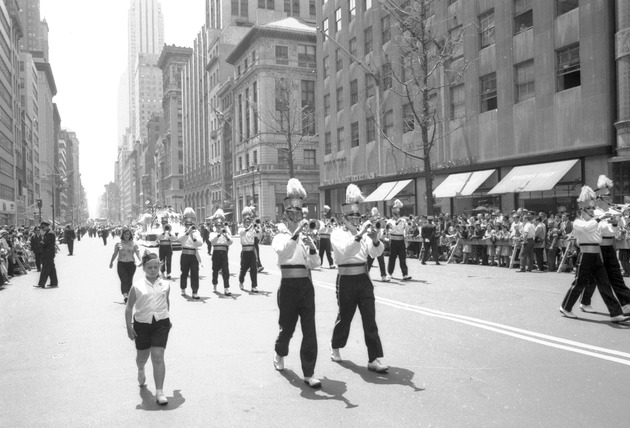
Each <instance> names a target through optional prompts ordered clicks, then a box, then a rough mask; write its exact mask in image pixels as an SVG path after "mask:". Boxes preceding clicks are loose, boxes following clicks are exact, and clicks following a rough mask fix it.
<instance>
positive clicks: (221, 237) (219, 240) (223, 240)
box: [209, 227, 232, 247]
mask: <svg viewBox="0 0 630 428" xmlns="http://www.w3.org/2000/svg"><path fill="white" fill-rule="evenodd" d="M221 230H223V228H221ZM209 239H210V243H211V244H212V245H224V246H226V247H227V246H228V245H232V233H231V232H230V229H228V228H227V227H226V228H225V233H224V234H223V233H218V232H210V238H209Z"/></svg>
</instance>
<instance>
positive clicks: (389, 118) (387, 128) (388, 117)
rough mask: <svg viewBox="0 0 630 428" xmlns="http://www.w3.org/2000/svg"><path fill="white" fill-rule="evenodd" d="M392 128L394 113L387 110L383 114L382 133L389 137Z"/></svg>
mask: <svg viewBox="0 0 630 428" xmlns="http://www.w3.org/2000/svg"><path fill="white" fill-rule="evenodd" d="M393 128H394V112H393V111H392V110H388V111H387V112H386V113H385V124H384V125H383V133H384V134H385V135H386V136H388V137H391V136H392V135H391V134H392V129H393Z"/></svg>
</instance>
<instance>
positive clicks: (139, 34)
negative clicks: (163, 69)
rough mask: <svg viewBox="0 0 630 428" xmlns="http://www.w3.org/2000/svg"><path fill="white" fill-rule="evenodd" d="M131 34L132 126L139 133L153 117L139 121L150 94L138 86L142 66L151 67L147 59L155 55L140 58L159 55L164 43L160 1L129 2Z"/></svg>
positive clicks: (130, 88) (130, 100) (130, 111)
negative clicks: (144, 55)
mask: <svg viewBox="0 0 630 428" xmlns="http://www.w3.org/2000/svg"><path fill="white" fill-rule="evenodd" d="M127 37H128V42H127V50H128V59H127V72H128V73H129V74H128V77H129V126H130V128H131V131H132V132H134V133H136V132H140V131H141V130H142V129H143V128H145V126H146V120H148V118H149V117H150V113H149V114H148V115H147V116H146V117H145V119H146V120H145V122H144V123H138V121H139V120H140V119H141V117H140V116H141V110H142V109H143V108H144V106H143V99H146V98H147V96H146V95H147V94H145V93H144V91H145V90H146V88H145V87H143V88H138V87H137V85H138V84H139V83H141V81H142V76H141V75H139V71H138V68H140V67H142V68H144V67H147V66H148V64H147V62H146V61H145V59H148V58H151V57H150V56H149V57H146V58H144V59H143V60H139V56H140V55H143V54H153V55H155V58H157V57H159V55H160V52H161V51H162V47H163V46H164V21H163V17H162V6H161V5H160V2H159V1H158V0H130V1H129V18H128V36H127ZM153 66H155V64H153ZM160 98H161V97H160ZM139 112H140V113H139ZM134 138H136V139H137V138H139V137H138V135H137V134H134Z"/></svg>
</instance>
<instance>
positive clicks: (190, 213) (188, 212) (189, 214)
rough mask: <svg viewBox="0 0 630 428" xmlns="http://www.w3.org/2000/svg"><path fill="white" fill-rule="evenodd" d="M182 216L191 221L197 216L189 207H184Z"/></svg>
mask: <svg viewBox="0 0 630 428" xmlns="http://www.w3.org/2000/svg"><path fill="white" fill-rule="evenodd" d="M182 217H184V221H188V222H193V221H195V219H196V218H197V213H196V212H195V210H193V209H192V208H191V207H186V208H185V209H184V214H183V216H182Z"/></svg>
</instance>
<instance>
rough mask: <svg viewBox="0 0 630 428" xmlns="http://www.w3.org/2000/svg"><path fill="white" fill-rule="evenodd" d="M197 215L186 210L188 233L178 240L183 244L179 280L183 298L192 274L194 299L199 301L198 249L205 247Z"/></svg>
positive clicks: (189, 209)
mask: <svg viewBox="0 0 630 428" xmlns="http://www.w3.org/2000/svg"><path fill="white" fill-rule="evenodd" d="M196 216H197V214H196V213H195V210H193V209H192V208H191V207H187V208H186V209H185V210H184V215H183V217H184V226H185V227H186V232H185V233H184V234H183V235H182V236H179V237H178V238H177V239H178V240H179V242H181V243H182V255H181V258H180V262H179V264H180V267H181V271H182V275H181V277H180V278H179V288H181V292H182V296H185V295H186V282H187V281H188V275H189V274H190V288H192V298H193V299H195V300H199V295H197V292H198V291H199V254H198V253H197V249H198V248H199V247H201V246H202V245H203V241H202V239H201V234H200V233H199V231H197V227H196V226H195V217H196Z"/></svg>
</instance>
